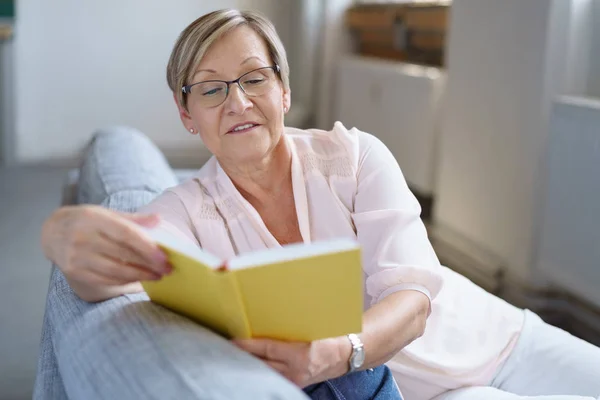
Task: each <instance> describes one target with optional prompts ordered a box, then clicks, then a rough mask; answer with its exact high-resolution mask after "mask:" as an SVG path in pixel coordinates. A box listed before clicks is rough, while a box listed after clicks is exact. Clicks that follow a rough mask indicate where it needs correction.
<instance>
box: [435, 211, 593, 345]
mask: <svg viewBox="0 0 600 400" xmlns="http://www.w3.org/2000/svg"><path fill="white" fill-rule="evenodd" d="M428 232H429V237H430V239H431V243H432V245H433V247H434V248H435V251H436V253H437V255H438V257H439V259H440V262H441V263H442V264H443V265H445V266H447V267H448V268H451V269H453V270H455V271H456V272H458V273H460V274H461V275H464V276H465V277H467V278H468V279H470V280H472V281H473V282H474V283H475V284H477V285H479V286H481V287H482V288H484V289H485V290H487V291H488V292H490V293H493V294H495V295H496V296H498V297H500V298H502V299H504V300H506V301H508V302H509V303H511V304H514V305H515V306H517V307H521V308H527V309H529V310H532V311H534V312H535V313H537V314H539V315H540V316H541V317H542V318H543V319H544V320H545V321H546V322H548V323H550V324H552V325H555V326H558V327H560V328H562V329H564V330H566V331H567V332H570V333H571V334H573V335H575V336H577V337H580V338H582V339H584V340H586V341H588V342H590V343H593V344H595V345H598V346H600V308H598V307H596V306H594V305H592V304H591V303H589V302H587V301H585V300H584V299H581V298H579V297H577V296H576V295H575V294H573V293H569V292H567V291H565V290H563V289H561V288H558V287H543V288H540V287H533V286H531V285H528V284H527V283H526V282H524V281H523V280H522V279H520V278H518V277H516V276H514V274H512V273H510V271H509V270H508V269H507V268H506V264H505V263H504V262H503V260H501V259H500V258H498V257H496V256H494V255H492V254H490V253H489V252H486V251H485V250H483V249H481V248H480V247H479V246H478V245H477V244H476V243H473V242H472V241H469V240H468V239H465V238H464V237H463V236H461V235H460V234H459V233H457V232H455V231H453V230H451V229H449V228H447V227H444V226H441V225H439V224H438V225H436V224H435V223H431V224H429V225H428Z"/></svg>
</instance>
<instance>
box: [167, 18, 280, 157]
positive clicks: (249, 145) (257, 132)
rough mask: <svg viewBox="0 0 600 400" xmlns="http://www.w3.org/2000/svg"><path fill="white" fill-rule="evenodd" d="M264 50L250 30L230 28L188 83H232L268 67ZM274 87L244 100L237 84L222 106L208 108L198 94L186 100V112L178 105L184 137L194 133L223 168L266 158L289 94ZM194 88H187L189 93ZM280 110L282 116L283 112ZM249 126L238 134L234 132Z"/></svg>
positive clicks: (278, 128)
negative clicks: (197, 134) (238, 128)
mask: <svg viewBox="0 0 600 400" xmlns="http://www.w3.org/2000/svg"><path fill="white" fill-rule="evenodd" d="M272 65H273V61H272V60H271V58H270V57H269V52H268V48H267V46H266V44H265V42H264V41H263V40H262V38H261V37H260V36H259V35H258V34H257V33H256V32H255V31H254V30H253V29H252V28H250V27H247V26H241V27H238V28H235V29H234V30H232V31H231V32H229V33H228V34H226V35H225V36H223V37H221V38H220V39H219V40H218V41H216V42H215V43H213V45H212V46H211V47H210V48H209V50H208V51H207V52H206V54H205V55H204V58H203V59H202V62H201V63H200V65H199V66H198V69H197V70H196V73H195V75H194V77H193V78H192V80H191V81H190V82H188V83H189V84H192V83H196V82H202V81H206V80H213V79H216V80H224V81H231V80H234V79H237V78H238V77H240V76H241V75H243V74H245V73H247V72H249V71H252V70H254V69H257V68H261V67H267V66H272ZM276 80H277V84H276V85H274V86H273V89H271V90H269V91H268V92H266V93H264V94H262V95H260V96H256V97H251V96H247V95H246V94H245V93H244V92H243V91H242V90H241V89H240V87H239V86H238V85H237V84H231V85H229V95H228V96H227V98H226V99H225V101H224V102H223V103H222V104H220V105H218V106H216V107H210V108H207V107H205V106H203V105H202V104H199V103H200V102H199V101H198V100H197V97H195V96H197V95H186V96H187V101H188V104H187V108H188V109H187V111H186V110H185V109H184V108H183V107H181V105H179V104H178V108H179V115H180V117H181V120H182V122H183V124H184V125H185V127H186V129H187V130H188V132H189V131H190V128H192V129H193V130H194V132H195V133H199V135H200V137H201V138H202V141H203V142H204V145H205V146H206V147H207V148H208V149H209V150H210V151H211V152H212V153H213V154H214V155H215V156H216V157H217V159H219V161H220V162H226V163H251V162H256V161H259V160H260V159H262V158H264V157H267V156H268V155H269V154H270V153H271V152H272V151H273V149H275V148H276V145H277V143H278V142H279V139H280V138H281V135H282V133H283V126H284V125H283V117H284V114H285V112H287V111H288V110H289V108H290V93H289V92H288V91H285V90H284V89H283V85H282V83H281V81H280V80H279V78H278V76H277V79H276ZM193 90H194V89H193V88H192V91H193ZM284 110H285V111H284ZM247 124H251V125H252V126H253V127H252V128H250V129H244V130H242V131H234V130H233V129H234V128H236V127H238V126H241V125H247Z"/></svg>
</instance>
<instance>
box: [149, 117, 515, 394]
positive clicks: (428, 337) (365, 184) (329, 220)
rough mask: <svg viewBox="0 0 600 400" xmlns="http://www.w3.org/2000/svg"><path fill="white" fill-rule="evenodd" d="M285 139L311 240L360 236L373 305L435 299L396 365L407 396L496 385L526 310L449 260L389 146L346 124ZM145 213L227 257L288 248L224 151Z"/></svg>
mask: <svg viewBox="0 0 600 400" xmlns="http://www.w3.org/2000/svg"><path fill="white" fill-rule="evenodd" d="M284 138H285V140H287V141H288V144H289V145H290V148H291V150H292V187H293V191H294V200H295V206H296V211H297V215H298V222H299V227H300V233H301V234H302V239H303V240H304V242H305V243H309V242H312V241H315V240H324V239H329V238H335V237H350V238H355V239H357V240H358V241H359V243H360V245H361V248H362V256H363V269H364V277H365V280H364V284H365V308H368V307H369V306H370V305H372V304H375V303H377V302H379V301H381V300H382V299H383V298H385V297H386V296H388V295H390V294H392V293H394V292H397V291H400V290H417V291H420V292H422V293H424V294H425V295H427V296H428V297H429V298H430V300H431V301H432V303H431V304H432V307H431V315H430V316H429V318H428V320H427V327H426V329H425V333H424V335H423V336H422V337H420V338H419V339H417V340H415V341H414V342H413V343H411V344H410V345H408V346H407V347H405V348H404V349H403V350H402V351H401V352H400V353H398V354H397V355H396V356H395V357H394V358H393V359H392V360H391V361H390V362H389V363H388V366H389V367H390V368H391V369H392V371H393V372H394V376H395V377H396V379H397V381H398V385H399V386H400V388H401V389H402V392H403V394H404V396H405V398H407V399H408V400H413V399H416V400H421V399H423V400H424V399H430V398H432V397H434V396H435V395H437V394H440V393H442V392H444V391H446V390H449V389H455V388H458V387H462V386H466V385H486V384H488V383H489V381H490V379H491V378H492V376H493V374H494V372H495V371H496V370H497V368H498V367H499V365H500V364H501V363H502V362H503V361H504V360H505V359H506V357H507V356H508V354H509V353H510V350H511V349H512V347H513V346H514V344H515V342H516V339H517V337H518V335H519V333H520V331H521V328H522V324H523V312H522V310H519V309H517V308H515V307H513V306H511V305H509V304H508V303H506V302H504V301H503V300H501V299H499V298H497V297H495V296H493V295H491V294H489V293H487V292H485V291H484V290H482V289H481V288H479V287H477V286H476V285H474V284H473V283H471V282H470V281H469V280H467V279H465V278H464V277H462V276H460V275H459V274H457V273H455V272H453V271H451V270H450V269H448V268H446V267H443V266H441V265H440V263H439V261H438V259H437V257H436V255H435V252H434V251H433V248H432V246H431V244H430V242H429V240H428V238H427V232H426V230H425V226H424V224H423V223H422V221H421V219H420V212H421V208H420V206H419V203H418V202H417V200H416V199H415V197H414V196H413V194H412V193H411V192H410V190H409V189H408V186H407V184H406V182H405V180H404V177H403V175H402V172H401V170H400V168H399V166H398V163H397V162H396V160H395V159H394V157H393V156H392V154H391V153H390V151H389V150H388V149H387V147H386V146H385V145H384V144H383V143H382V142H381V141H380V140H379V139H377V138H375V137H374V136H372V135H370V134H367V133H364V132H361V131H359V130H357V129H351V130H348V129H346V128H345V127H344V126H343V125H342V124H341V123H339V122H338V123H336V124H335V125H334V127H333V130H331V131H321V130H299V129H294V128H285V134H284ZM140 211H141V212H146V213H150V212H154V213H158V214H160V215H161V217H162V222H161V226H162V228H164V229H166V230H168V231H170V232H171V233H172V234H175V235H179V236H180V237H181V238H182V239H184V240H189V241H191V242H192V243H194V244H196V245H198V246H201V247H203V248H204V249H206V250H207V251H209V252H212V253H214V254H215V255H216V256H218V257H221V258H229V257H233V256H235V255H237V254H241V253H245V252H249V251H255V250H260V249H264V248H273V247H279V246H280V244H279V243H278V242H277V240H276V239H275V237H273V235H272V234H271V233H270V232H269V230H268V229H267V227H266V226H265V224H264V222H263V221H262V219H261V217H260V215H259V214H258V212H257V211H256V210H255V209H254V208H253V207H252V205H250V203H249V202H248V201H246V200H245V199H244V197H243V196H242V195H241V194H240V193H239V192H238V191H237V189H236V188H235V186H234V185H233V183H232V182H231V180H230V179H229V177H228V176H227V174H226V173H225V172H224V171H223V169H222V168H221V166H220V165H219V163H218V161H217V160H216V158H215V157H212V158H211V159H210V160H209V161H208V162H207V163H206V164H205V165H204V166H203V167H202V168H201V169H200V170H199V172H198V173H197V174H196V175H195V177H194V178H193V179H190V180H188V181H186V182H184V183H182V184H180V185H178V186H176V187H173V188H170V189H168V190H166V191H165V192H164V193H163V194H161V195H160V196H158V197H157V198H156V199H155V200H154V201H153V202H151V203H150V204H149V205H147V206H145V207H144V208H143V209H142V210H140Z"/></svg>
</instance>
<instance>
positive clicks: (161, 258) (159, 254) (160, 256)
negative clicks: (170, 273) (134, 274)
mask: <svg viewBox="0 0 600 400" xmlns="http://www.w3.org/2000/svg"><path fill="white" fill-rule="evenodd" d="M154 259H155V260H156V261H158V263H159V264H164V263H166V262H167V255H166V254H165V253H164V252H163V251H162V250H160V249H159V250H156V252H155V253H154Z"/></svg>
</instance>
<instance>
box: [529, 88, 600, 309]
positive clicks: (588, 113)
mask: <svg viewBox="0 0 600 400" xmlns="http://www.w3.org/2000/svg"><path fill="white" fill-rule="evenodd" d="M550 121H551V124H550V137H549V146H548V147H549V151H548V163H547V170H548V174H547V176H548V185H547V189H546V191H545V196H544V197H545V198H546V202H545V205H544V207H543V218H542V221H543V223H542V229H541V234H540V248H539V259H538V262H537V264H538V268H539V270H540V271H541V272H543V273H544V274H545V275H546V276H547V277H548V278H549V279H550V280H551V281H552V282H553V283H554V284H556V285H557V286H559V287H562V288H565V289H568V290H570V291H572V292H573V293H575V294H577V296H578V297H580V298H584V299H586V300H588V301H589V302H591V303H593V304H595V305H597V306H600V292H599V291H598V285H600V269H599V268H598V260H600V246H598V244H599V243H600V230H599V229H598V227H599V226H600V179H598V177H599V176H600V100H596V101H592V100H585V99H582V98H561V99H560V100H559V101H557V102H556V103H555V104H554V107H553V110H552V116H551V120H550Z"/></svg>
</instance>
